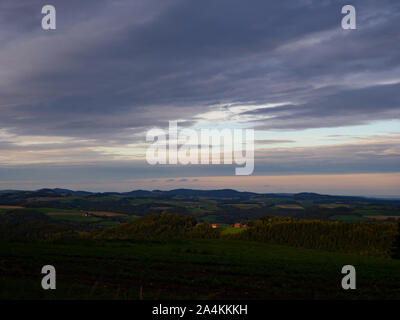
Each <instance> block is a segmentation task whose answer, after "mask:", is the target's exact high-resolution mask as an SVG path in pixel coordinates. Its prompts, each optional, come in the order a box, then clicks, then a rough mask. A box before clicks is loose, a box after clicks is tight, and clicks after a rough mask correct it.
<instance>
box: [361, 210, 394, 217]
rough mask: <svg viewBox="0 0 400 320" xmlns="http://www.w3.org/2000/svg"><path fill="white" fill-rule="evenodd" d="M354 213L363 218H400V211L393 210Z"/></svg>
mask: <svg viewBox="0 0 400 320" xmlns="http://www.w3.org/2000/svg"><path fill="white" fill-rule="evenodd" d="M354 212H355V213H358V214H361V215H363V216H400V210H393V209H357V210H355V211H354Z"/></svg>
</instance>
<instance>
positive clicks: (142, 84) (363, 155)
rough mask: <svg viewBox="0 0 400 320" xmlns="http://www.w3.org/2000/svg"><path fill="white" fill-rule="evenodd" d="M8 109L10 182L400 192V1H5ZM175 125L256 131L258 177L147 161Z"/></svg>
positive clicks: (1, 167)
mask: <svg viewBox="0 0 400 320" xmlns="http://www.w3.org/2000/svg"><path fill="white" fill-rule="evenodd" d="M45 4H52V5H54V6H55V8H56V10H57V29H56V30H52V31H44V30H42V28H41V19H42V17H43V15H42V14H41V9H42V6H43V5H45ZM346 4H352V5H353V6H355V8H356V10H357V11H356V12H357V29H356V30H343V29H342V28H341V19H342V17H343V15H342V14H341V8H342V7H343V6H344V5H346ZM0 112H1V116H0V189H10V188H18V189H36V188H39V187H56V186H58V187H70V188H74V189H90V190H130V189H140V188H147V189H158V188H161V189H162V188H164V189H172V188H178V187H192V188H196V187H199V188H211V187H215V186H217V187H232V186H234V187H236V188H238V189H242V190H243V189H245V190H252V191H253V190H254V191H259V192H274V191H277V192H282V191H285V192H297V191H315V192H325V193H341V194H368V195H384V194H385V195H400V181H399V182H398V183H396V182H395V181H392V180H393V179H391V178H390V177H393V176H396V174H397V173H399V172H400V126H399V125H400V2H399V1H398V0H380V1H376V0H373V1H372V0H362V1H361V0H358V1H357V0H352V1H350V3H349V2H348V1H338V0H332V1H331V0H293V1H266V0H251V1H243V0H240V1H239V0H218V1H215V0H202V1H189V0H162V1H161V0H157V1H156V0H134V1H132V0H113V1H111V0H110V1H105V0H96V1H94V0H90V1H89V0H86V1H77V0H69V1H65V0H62V1H61V0H51V1H39V0H29V1H28V0H21V1H15V0H1V1H0ZM169 120H180V124H181V125H182V127H183V126H184V127H189V128H200V127H218V128H238V127H240V128H253V129H255V130H256V139H257V143H256V163H255V170H254V177H253V180H251V179H250V178H243V179H241V178H240V177H234V170H233V169H232V167H229V166H185V167H183V166H173V167H152V166H149V165H148V164H147V163H146V161H145V159H144V157H143V155H144V153H145V150H146V147H147V146H146V144H145V136H146V132H147V131H148V130H149V129H151V128H154V127H159V128H166V127H167V126H168V121H169ZM393 174H394V175H393ZM326 175H329V176H331V177H332V180H329V179H328V178H326V177H327V176H326ZM377 175H379V179H377V177H378V176H377ZM329 176H328V177H329ZM204 177H208V178H204ZM262 177H264V178H262ZM271 177H274V178H271ZM279 177H280V178H279ZM290 177H292V178H290ZM307 177H308V178H307ZM316 177H320V179H324V181H325V185H324V186H322V185H321V183H320V182H318V181H320V180H318V179H317V178H316ZM322 177H325V178H322ZM340 177H341V178H340ZM368 177H369V178H368ZM385 177H386V178H385ZM212 179H214V180H212ZM279 179H281V180H279ZM299 179H301V181H302V183H300V184H298V182H299ZM385 179H386V180H385ZM272 180H273V181H272ZM278 180H279V181H278ZM317 180H318V181H317ZM326 180H328V182H326ZM378 180H379V181H380V182H379V183H376V184H375V185H374V181H378ZM207 181H208V182H209V184H207ZM211 181H213V183H211ZM256 181H257V183H256ZM271 181H272V182H271ZM329 181H332V182H331V184H330V183H329ZM366 181H370V182H369V183H370V185H369V186H366V183H367V182H366ZM366 188H367V189H366ZM303 189H306V190H303Z"/></svg>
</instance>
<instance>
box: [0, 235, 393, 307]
mask: <svg viewBox="0 0 400 320" xmlns="http://www.w3.org/2000/svg"><path fill="white" fill-rule="evenodd" d="M0 257H1V262H2V263H1V264H0V269H1V270H0V271H1V272H0V274H1V276H0V288H1V289H0V299H16V298H19V299H139V292H140V291H142V292H143V298H144V299H206V300H213V299H378V298H383V299H400V289H399V286H398V284H399V283H400V273H399V270H400V261H399V260H390V259H379V258H373V257H365V256H357V255H349V254H339V253H332V252H324V251H317V250H308V249H301V248H291V247H285V246H278V245H268V244H263V243H254V242H244V241H243V242H242V241H228V240H180V241H178V240H176V241H172V240H171V241H102V240H98V241H95V240H85V241H82V240H79V241H70V242H54V243H45V242H38V243H0ZM45 264H52V265H54V266H55V267H56V270H57V290H54V291H50V292H49V291H44V290H41V289H40V281H41V277H42V275H41V274H40V270H41V267H42V266H43V265H45ZM347 264H350V265H354V266H355V267H356V270H357V290H354V291H344V290H343V289H341V286H340V283H341V279H342V277H343V275H342V274H341V268H342V267H343V266H344V265H347Z"/></svg>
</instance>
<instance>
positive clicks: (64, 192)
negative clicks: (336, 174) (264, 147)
mask: <svg viewBox="0 0 400 320" xmlns="http://www.w3.org/2000/svg"><path fill="white" fill-rule="evenodd" d="M7 194H19V195H25V196H30V197H65V196H90V195H121V196H130V197H150V198H153V197H154V198H157V197H172V196H183V197H202V196H203V197H214V198H248V197H254V196H256V197H271V198H292V199H299V200H300V199H301V200H307V199H310V200H324V199H326V200H328V199H329V200H336V201H340V200H367V199H374V200H389V199H387V198H386V199H385V198H378V197H363V196H342V195H326V194H318V193H312V192H301V193H294V194H291V193H256V192H247V191H237V190H233V189H216V190H198V189H183V188H181V189H173V190H167V191H162V190H152V191H149V190H140V189H139V190H132V191H129V192H90V191H82V190H78V191H74V190H69V189H63V188H53V189H52V188H43V189H39V190H35V191H26V190H0V195H1V196H5V195H7ZM390 200H393V201H400V199H390Z"/></svg>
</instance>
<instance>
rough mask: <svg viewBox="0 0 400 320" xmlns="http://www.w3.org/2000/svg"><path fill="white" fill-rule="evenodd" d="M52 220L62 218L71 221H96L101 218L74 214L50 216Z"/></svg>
mask: <svg viewBox="0 0 400 320" xmlns="http://www.w3.org/2000/svg"><path fill="white" fill-rule="evenodd" d="M50 217H51V219H53V220H63V221H72V222H97V221H102V219H101V218H96V217H83V216H75V215H68V214H66V215H57V216H50Z"/></svg>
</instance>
